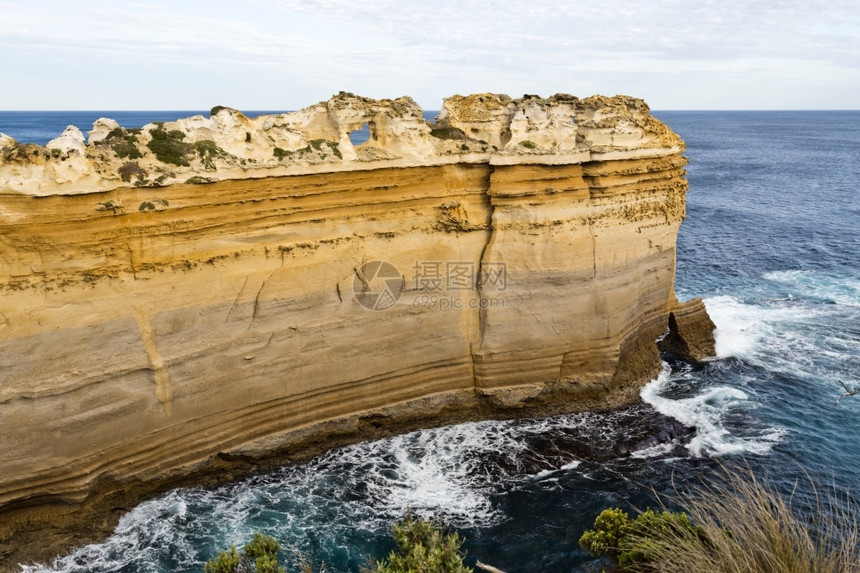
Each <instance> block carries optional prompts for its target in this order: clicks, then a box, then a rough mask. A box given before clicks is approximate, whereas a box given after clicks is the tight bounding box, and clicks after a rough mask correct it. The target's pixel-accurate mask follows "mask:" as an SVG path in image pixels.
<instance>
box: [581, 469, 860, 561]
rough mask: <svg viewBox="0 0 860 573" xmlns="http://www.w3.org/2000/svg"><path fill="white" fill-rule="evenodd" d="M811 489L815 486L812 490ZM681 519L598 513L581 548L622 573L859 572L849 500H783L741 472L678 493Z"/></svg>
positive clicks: (858, 541)
mask: <svg viewBox="0 0 860 573" xmlns="http://www.w3.org/2000/svg"><path fill="white" fill-rule="evenodd" d="M813 489H814V488H813ZM676 502H677V503H678V504H679V505H681V506H682V507H683V508H684V509H685V513H672V512H667V511H662V512H659V513H657V512H654V511H651V510H647V511H645V512H644V513H641V514H640V515H639V516H637V517H636V519H633V520H631V519H630V518H629V517H628V516H627V514H626V513H624V512H623V511H622V510H619V509H610V510H606V511H604V512H602V513H601V514H600V515H599V516H598V517H597V519H596V520H595V523H594V529H593V530H590V531H587V532H585V533H584V534H583V535H582V537H581V538H580V540H579V541H580V544H581V545H582V546H583V547H584V548H585V549H588V550H589V551H591V552H592V554H593V555H595V556H601V555H605V556H607V557H609V558H610V559H612V560H613V561H615V562H617V563H618V565H619V566H620V567H621V568H622V569H623V570H624V571H643V572H646V571H647V572H677V571H697V572H702V573H711V572H714V573H716V572H720V573H722V572H726V573H730V572H732V573H741V572H744V573H747V572H750V573H784V572H804V573H845V572H854V573H860V522H858V518H857V514H856V509H855V508H854V506H855V505H856V504H855V502H853V501H852V499H851V498H850V496H849V495H848V494H845V495H840V494H838V493H836V492H833V491H831V492H828V495H825V496H820V495H819V494H818V493H817V491H815V495H814V496H813V499H812V500H810V501H807V502H801V501H798V499H795V498H794V497H790V498H787V497H785V496H783V495H781V494H780V493H779V492H777V491H776V490H774V489H772V488H770V487H767V486H766V485H764V484H762V483H761V482H760V481H759V480H758V479H756V477H755V475H754V474H753V473H752V472H751V471H749V470H747V471H746V472H732V471H723V473H722V475H718V476H716V479H715V481H714V482H713V483H712V485H708V486H705V487H702V488H701V489H699V490H698V491H694V492H687V493H684V494H680V495H679V496H678V499H676Z"/></svg>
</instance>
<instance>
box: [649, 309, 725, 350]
mask: <svg viewBox="0 0 860 573" xmlns="http://www.w3.org/2000/svg"><path fill="white" fill-rule="evenodd" d="M715 328H716V325H714V322H713V321H712V320H711V317H710V316H708V311H707V310H706V309H705V303H704V302H702V299H700V298H694V299H693V300H688V301H687V302H685V303H679V304H677V305H676V306H674V307H673V308H672V311H671V312H670V313H669V332H668V333H667V334H666V336H664V337H663V338H661V339H660V340H659V341H658V342H657V347H658V348H659V349H660V351H661V352H665V353H666V354H669V355H671V356H674V357H676V358H680V359H681V360H684V361H686V362H701V361H702V360H704V359H705V358H710V357H712V356H714V355H715V354H716V353H717V349H716V341H715V340H714V329H715Z"/></svg>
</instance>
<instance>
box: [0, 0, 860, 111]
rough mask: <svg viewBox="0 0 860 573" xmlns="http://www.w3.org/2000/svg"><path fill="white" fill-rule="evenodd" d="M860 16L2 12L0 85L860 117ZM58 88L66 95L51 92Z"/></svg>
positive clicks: (101, 100)
mask: <svg viewBox="0 0 860 573" xmlns="http://www.w3.org/2000/svg"><path fill="white" fill-rule="evenodd" d="M853 8H854V7H853V2H846V1H841V0H833V1H829V2H824V1H818V0H813V1H800V0H791V1H789V0H785V1H776V2H748V1H739V0H726V1H721V2H714V1H710V2H709V1H701V2H696V3H691V2H684V1H680V0H662V1H656V2H649V3H642V2H633V1H627V0H604V1H602V2H599V3H598V2H593V1H591V2H577V1H562V0H558V1H554V2H552V1H540V0H529V1H523V0H496V1H493V2H486V1H469V0H456V1H455V0H439V1H436V2H432V3H429V2H423V1H421V2H418V1H407V0H397V1H394V0H381V1H376V2H370V1H366V2H355V1H354V0H317V1H308V0H250V1H246V2H226V1H223V0H210V1H208V2H200V1H197V0H193V1H179V0H176V1H173V2H167V1H165V0H150V1H149V2H147V3H124V2H123V3H120V2H109V1H105V0H100V1H94V0H91V1H89V2H80V1H67V2H54V1H41V2H40V1H33V0H31V1H28V2H10V1H6V0H0V15H2V20H3V27H4V33H3V34H2V36H0V50H2V53H3V54H4V55H3V56H2V57H3V66H2V67H0V81H3V83H4V85H9V82H15V84H14V85H16V88H17V89H15V90H7V91H6V93H5V94H4V96H3V100H0V108H7V109H12V108H28V107H29V108H32V107H46V108H62V107H77V108H81V107H88V108H93V107H104V106H107V107H113V108H141V107H143V108H152V107H173V108H177V107H179V108H197V109H199V108H205V107H208V106H210V105H212V104H213V102H218V103H225V104H229V105H234V106H237V107H244V108H245V109H251V108H258V109H259V108H268V109H273V108H282V109H283V108H295V107H300V106H303V105H308V104H311V103H314V102H315V101H318V100H319V99H324V98H327V97H328V96H329V95H331V93H334V92H336V91H339V90H341V89H345V90H348V91H354V92H357V93H362V94H364V95H369V96H372V97H397V96H399V95H403V94H407V93H408V94H410V95H412V96H413V97H415V98H416V99H417V100H418V101H419V102H421V103H423V104H424V105H425V106H428V107H438V103H439V102H440V100H441V98H442V97H444V96H447V95H451V94H453V93H466V92H475V91H503V92H507V93H511V94H512V95H519V94H521V93H525V92H528V93H543V94H547V95H548V94H550V93H554V92H559V91H566V92H570V93H575V94H577V95H582V96H585V95H590V94H591V93H593V92H604V93H615V92H616V91H618V92H624V93H630V94H632V95H638V96H642V97H645V98H646V99H647V100H648V101H649V103H651V105H652V107H655V108H664V109H665V108H682V107H685V108H703V107H711V106H714V105H718V104H719V103H722V104H723V105H722V107H727V108H737V107H761V106H762V105H763V106H765V107H778V108H779V107H799V104H800V103H802V104H803V106H804V107H853V108H857V107H860V99H858V98H860V96H858V95H856V94H858V93H860V75H858V70H860V16H858V15H857V14H855V12H857V10H856V9H853ZM649 75H650V77H649ZM58 78H61V79H62V81H64V82H67V83H69V84H71V85H69V86H67V87H68V88H69V89H63V90H56V89H55V90H52V89H51V86H52V81H53V80H55V79H58ZM54 83H56V82H54ZM679 83H681V84H683V89H679ZM691 83H692V84H694V85H691ZM751 86H752V87H753V88H754V89H758V90H760V93H759V94H756V93H750V89H751ZM824 86H826V87H827V89H823V87H824ZM76 88H77V89H76ZM765 93H767V94H770V96H771V97H772V98H775V99H768V100H764V99H763V98H762V94H765ZM799 94H807V95H805V96H803V97H802V98H801V97H800V96H799ZM809 94H814V96H810V95H809ZM682 95H683V98H682V97H681V96H682ZM811 97H812V100H810V98H811ZM816 98H817V99H816ZM64 102H65V103H64ZM747 102H755V103H747Z"/></svg>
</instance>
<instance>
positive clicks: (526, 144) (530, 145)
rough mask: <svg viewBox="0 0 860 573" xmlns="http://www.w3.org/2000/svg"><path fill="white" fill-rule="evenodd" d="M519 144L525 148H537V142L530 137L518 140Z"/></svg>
mask: <svg viewBox="0 0 860 573" xmlns="http://www.w3.org/2000/svg"><path fill="white" fill-rule="evenodd" d="M520 145H522V146H523V147H525V148H526V149H537V144H536V143H535V142H534V141H532V140H530V139H524V140H522V141H520Z"/></svg>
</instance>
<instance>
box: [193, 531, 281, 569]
mask: <svg viewBox="0 0 860 573" xmlns="http://www.w3.org/2000/svg"><path fill="white" fill-rule="evenodd" d="M279 550H280V544H279V543H278V540H277V539H275V538H274V537H270V536H268V535H264V534H263V533H260V532H259V531H258V532H257V533H255V534H254V537H253V538H252V539H251V541H249V542H248V543H247V544H246V545H245V547H244V548H243V549H242V554H241V555H239V552H238V551H236V548H235V547H231V548H230V550H229V551H222V552H220V553H219V554H218V555H217V556H216V557H215V558H214V559H210V560H209V561H207V562H206V565H205V566H204V568H203V570H204V572H205V573H286V571H285V569H284V568H283V567H281V566H280V565H279V564H278V551H279Z"/></svg>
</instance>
